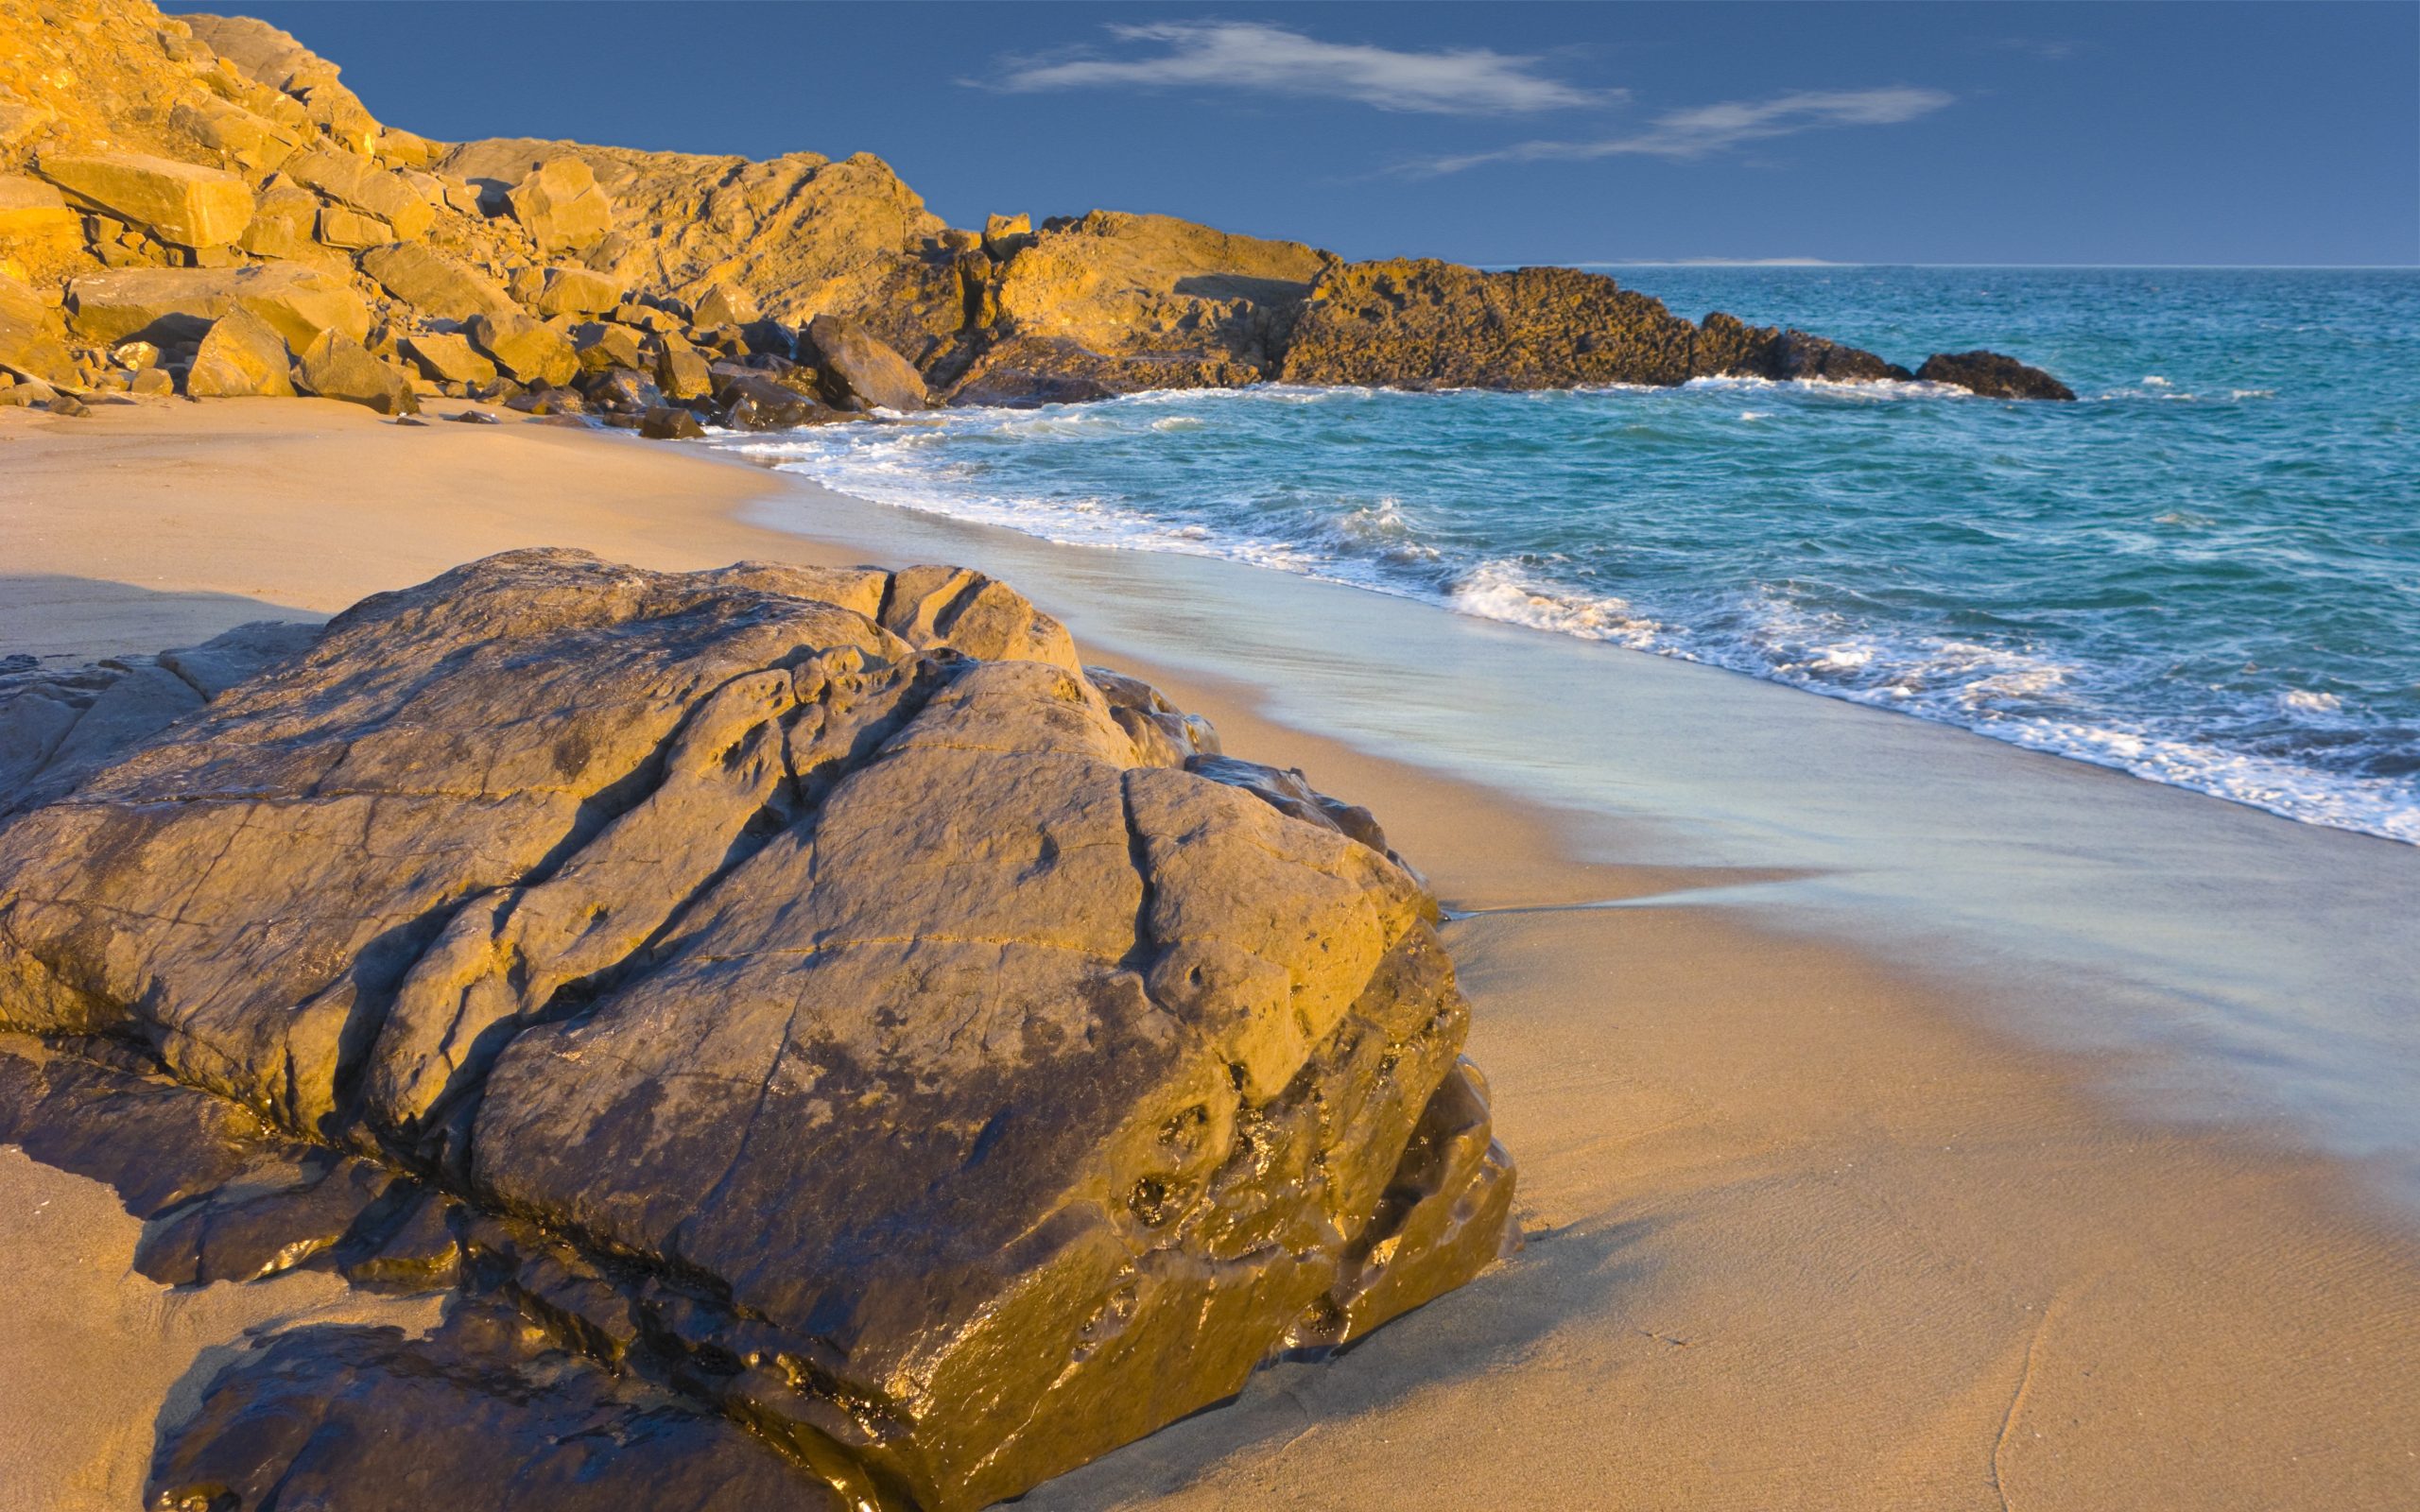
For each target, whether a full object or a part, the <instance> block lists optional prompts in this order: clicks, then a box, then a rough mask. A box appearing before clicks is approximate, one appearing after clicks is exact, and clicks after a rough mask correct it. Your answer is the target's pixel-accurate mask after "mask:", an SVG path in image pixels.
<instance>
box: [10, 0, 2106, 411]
mask: <svg viewBox="0 0 2420 1512" xmlns="http://www.w3.org/2000/svg"><path fill="white" fill-rule="evenodd" d="M0 39H5V41H6V43H7V45H6V48H5V50H0V376H6V377H8V378H9V379H10V380H11V381H10V382H9V383H8V384H6V385H0V403H14V404H27V403H45V404H54V405H56V406H58V407H61V408H65V409H73V408H74V407H75V406H76V405H77V404H79V403H80V401H79V400H78V397H77V396H78V395H84V396H87V397H89V395H90V394H91V393H92V392H95V391H102V392H106V391H110V390H130V391H132V392H136V393H143V394H153V395H166V394H171V393H186V394H190V395H193V396H195V397H229V396H235V395H241V394H246V393H283V392H291V391H297V390H299V391H302V392H305V393H320V394H324V395H330V396H333V397H337V398H342V399H351V400H354V401H357V402H359V403H363V404H372V405H373V406H374V407H377V408H379V409H381V410H384V411H387V412H389V413H401V412H406V411H408V410H409V409H411V408H413V407H415V406H416V404H417V403H418V401H419V400H420V399H422V398H425V397H429V396H431V395H438V394H443V395H450V396H457V397H461V396H469V397H475V398H479V399H484V400H490V401H494V402H500V403H505V404H513V405H516V406H518V407H521V408H525V409H529V410H532V411H535V412H539V413H553V412H575V413H589V414H593V415H596V416H598V417H600V418H603V419H605V420H607V421H611V422H613V423H617V424H624V425H630V426H633V427H638V428H641V429H643V430H645V431H646V432H647V433H648V434H650V435H667V436H672V435H683V434H688V433H689V432H691V431H693V430H694V429H695V428H696V425H697V422H698V421H700V420H701V419H702V420H705V421H713V422H719V423H723V424H729V425H738V426H758V427H763V426H777V425H793V424H800V423H807V422H812V421H823V420H830V419H837V418H840V417H841V416H844V415H847V414H850V413H855V412H858V411H862V410H865V409H868V408H873V407H878V406H879V407H894V406H891V405H890V404H889V403H888V402H887V401H886V400H884V399H882V398H880V397H878V396H877V395H876V394H875V393H874V392H873V390H870V389H866V388H861V387H857V386H856V384H855V383H854V382H853V381H852V379H851V378H850V377H849V375H848V372H847V370H846V369H847V365H846V364H843V363H837V362H835V361H834V360H832V355H831V353H830V352H827V350H826V348H825V346H824V345H822V344H819V343H818V342H816V341H815V340H814V339H812V338H811V337H809V336H807V335H804V331H805V329H806V328H808V327H811V326H813V325H814V324H815V323H816V321H817V320H818V318H822V319H823V320H824V321H825V322H827V323H826V325H825V327H824V329H825V330H826V331H827V332H829V333H832V334H834V335H835V336H836V337H837V338H838V339H839V340H840V342H841V345H842V346H844V347H845V348H847V350H849V351H852V352H859V353H862V352H864V351H865V350H866V347H865V344H866V343H867V342H869V341H870V342H873V343H876V344H879V345H881V346H883V347H886V348H888V349H890V351H891V352H896V353H897V354H898V355H899V356H900V357H901V358H902V359H904V360H905V361H906V362H907V363H908V364H909V365H911V366H912V367H914V368H915V369H917V374H918V378H917V382H918V386H919V387H921V388H922V389H923V391H924V394H925V396H927V397H938V398H940V399H942V400H944V401H947V402H952V403H966V404H973V403H983V404H1038V403H1046V402H1051V401H1058V400H1081V399H1095V398H1101V397H1104V396H1107V395H1111V394H1117V393H1126V392H1132V391H1134V390H1137V389H1145V388H1165V387H1232V386H1236V385H1242V384H1251V383H1258V382H1264V381H1269V380H1272V379H1281V378H1282V379H1284V380H1286V381H1289V382H1297V383H1356V384H1385V385H1394V386H1400V387H1456V386H1472V387H1512V388H1529V387H1567V386H1573V385H1581V384H1599V383H1634V384H1672V383H1680V382H1685V381H1686V380H1687V379H1689V378H1691V377H1699V376H1707V375H1719V374H1743V375H1752V376H1759V377H1768V378H1829V379H1836V380H1847V381H1856V380H1870V379H1875V378H1902V379H1904V378H1909V377H1911V376H1916V375H1915V374H1911V373H1910V370H1909V369H1906V368H1904V367H1901V366H1898V365H1896V364H1893V363H1892V362H1889V361H1887V360H1885V359H1884V358H1881V357H1878V356H1876V355H1874V354H1873V353H1870V352H1859V351H1857V350H1856V349H1854V348H1848V347H1843V346H1841V345H1839V344H1837V343H1833V342H1830V341H1826V340H1824V338H1822V337H1820V336H1813V335H1806V334H1805V333H1802V332H1796V331H1788V330H1777V329H1772V328H1750V327H1747V326H1744V325H1742V324H1741V323H1740V322H1738V321H1737V320H1734V319H1731V318H1729V317H1727V316H1722V315H1713V316H1709V317H1708V318H1706V319H1705V320H1704V322H1703V323H1702V324H1696V325H1693V324H1691V323H1690V322H1689V321H1687V320H1686V319H1685V318H1681V317H1679V316H1676V315H1674V314H1673V313H1672V312H1670V311H1668V310H1667V309H1666V308H1665V307H1664V306H1663V305H1662V304H1661V303H1659V302H1658V301H1654V300H1652V299H1651V298H1648V297H1647V296H1645V295H1642V294H1639V293H1637V292H1635V291H1633V290H1629V289H1625V288H1623V287H1621V286H1620V285H1619V284H1618V283H1616V282H1615V281H1614V280H1612V279H1610V278H1606V277H1604V276H1602V275H1599V274H1594V273H1585V272H1580V271H1577V270H1574V269H1569V268H1552V267H1547V268H1521V269H1515V270H1512V271H1503V272H1482V271H1479V270H1478V269H1474V268H1467V267H1460V266H1454V265H1451V264H1445V263H1438V262H1425V261H1424V262H1377V263H1360V264H1352V263H1346V262H1344V261H1343V260H1342V259H1340V258H1338V257H1337V256H1335V255H1334V254H1332V253H1328V252H1323V251H1321V250H1318V249H1314V248H1310V247H1305V246H1302V245H1300V244H1298V243H1293V242H1284V241H1272V240H1267V239H1263V238H1258V237H1251V236H1238V235H1233V234H1230V233H1227V232H1219V231H1216V230H1213V229H1211V228H1209V227H1205V226H1199V225H1195V224H1193V223H1191V222H1188V221H1183V220H1178V219H1175V218H1173V217H1170V216H1166V215H1122V214H1117V213H1114V212H1108V211H1095V212H1093V213H1091V214H1090V215H1082V216H1079V217H1072V218H1063V219H1051V220H1046V221H1045V222H1044V223H1043V225H1042V227H1041V229H1040V230H1039V231H1036V230H1034V229H1033V228H1032V226H1031V224H1030V223H1029V220H1028V219H1027V218H1026V217H1024V216H994V217H993V219H992V221H991V222H990V223H988V224H987V225H986V226H985V227H984V228H983V229H982V230H981V231H980V232H977V231H974V230H959V229H954V228H951V227H948V226H946V225H944V224H943V223H942V221H941V220H940V218H939V217H937V216H935V215H932V214H931V213H930V212H928V211H927V210H926V209H925V205H924V202H923V201H922V200H921V199H919V198H917V196H916V195H915V193H914V192H913V191H912V190H910V189H909V188H908V186H907V185H906V184H905V183H903V182H901V181H900V180H899V178H898V176H897V175H895V174H894V173H892V172H891V171H890V167H889V166H888V165H886V164H885V163H882V162H881V160H879V159H877V158H874V157H873V156H870V155H867V154H863V153H860V154H858V155H857V156H855V157H852V158H848V159H845V160H842V161H840V162H837V163H836V162H833V161H831V160H829V159H826V158H822V157H819V156H816V155H814V154H811V153H793V154H790V155H788V156H786V157H781V158H776V159H773V160H771V161H769V162H764V163H756V162H751V161H749V160H746V159H742V158H736V157H708V156H700V155H694V154H686V153H669V152H643V151H635V150H631V149H628V148H621V147H603V146H588V145H584V144H580V143H572V142H550V141H540V140H531V139H514V140H500V141H486V142H472V143H465V144H458V145H446V144H440V143H432V142H429V141H427V140H425V139H423V138H422V137H419V136H415V135H413V134H412V133H410V132H408V131H403V130H398V129H393V128H390V127H388V126H385V125H383V124H382V123H380V122H379V121H378V120H377V119H376V118H375V117H374V116H373V115H372V113H371V112H370V111H369V109H368V108H367V107H366V106H365V105H364V104H363V102H362V101H361V100H360V99H359V98H358V97H357V96H355V95H354V94H353V92H352V91H351V90H349V89H347V88H346V87H345V85H344V84H343V82H342V80H341V78H340V77H339V75H338V71H337V67H336V65H335V64H333V63H331V62H329V61H328V60H324V59H321V58H319V57H318V56H316V55H314V54H313V53H312V52H310V50H309V49H307V48H305V47H303V46H302V45H301V44H300V43H297V42H296V41H295V39H294V38H292V37H290V36H288V35H287V34H286V33H285V32H283V31H280V30H278V29H277V28H275V27H273V26H267V25H265V24H264V23H261V22H258V21H252V20H248V19H245V18H241V17H216V16H187V17H182V18H174V17H164V16H162V15H161V14H159V13H158V12H157V11H156V10H154V9H152V8H151V7H150V6H149V5H148V4H147V3H146V0H0ZM315 280H316V281H317V282H314V281H315ZM306 306H307V308H306ZM238 310H240V311H242V312H244V313H246V314H248V315H250V316H252V317H255V318H259V319H265V320H266V321H267V322H268V326H269V327H271V328H273V330H274V332H275V335H274V337H271V336H267V335H263V334H262V333H261V331H260V330H259V329H257V326H256V323H255V322H251V321H242V322H236V323H235V325H234V326H233V328H232V329H229V330H227V331H225V332H223V333H221V334H220V335H219V337H218V339H217V340H216V343H215V344H214V348H213V350H212V352H209V353H208V354H207V355H206V357H205V353H204V352H203V351H202V347H203V342H204V339H205V337H207V336H208V335H210V334H211V332H212V330H213V328H214V325H215V324H216V323H219V322H224V321H226V320H228V319H229V318H230V317H231V316H232V314H233V312H236V311H238ZM314 348H319V349H320V350H318V351H316V352H315V351H314V350H313V349H314ZM862 365H863V364H862V363H860V364H859V366H862ZM197 369H199V371H201V372H202V373H203V374H204V376H203V378H202V379H201V380H200V381H199V387H197V384H196V379H195V377H194V374H195V372H196V371H197ZM1921 376H1923V377H1924V378H1926V379H1927V380H1928V381H1934V382H1940V383H1945V384H1950V385H1955V386H1958V387H1967V388H1971V389H1973V390H1974V391H1976V392H1978V393H1982V394H1988V395H1993V396H1997V397H2004V398H2052V399H2058V398H2072V397H2073V396H2072V395H2071V394H2069V393H2068V392H2067V391H2066V388H2065V387H2063V386H2061V385H2060V384H2059V383H2058V382H2057V381H2056V380H2055V379H2052V378H2050V377H2049V376H2048V374H2045V373H2042V372H2040V371H2038V370H2037V369H2031V368H2027V367H2025V366H2024V365H2023V364H2021V363H2017V362H2014V360H2012V359H2010V358H2007V357H2004V356H2001V355H1998V354H1997V353H1993V352H1965V353H1955V354H1938V353H1937V354H1935V355H1934V356H1933V357H1931V358H1929V359H1927V363H1926V365H1925V367H1924V368H1923V369H1922V370H1921ZM885 392H887V393H889V394H890V395H892V396H893V397H896V396H897V395H899V394H900V393H903V392H905V390H904V389H902V388H901V387H899V386H898V385H896V384H892V385H890V386H888V387H887V388H886V389H885Z"/></svg>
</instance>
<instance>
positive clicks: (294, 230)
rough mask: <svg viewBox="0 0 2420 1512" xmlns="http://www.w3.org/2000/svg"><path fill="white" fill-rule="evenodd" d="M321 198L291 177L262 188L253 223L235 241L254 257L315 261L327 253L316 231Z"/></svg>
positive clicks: (253, 212) (253, 213)
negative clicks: (317, 240)
mask: <svg viewBox="0 0 2420 1512" xmlns="http://www.w3.org/2000/svg"><path fill="white" fill-rule="evenodd" d="M319 220H320V197H319V196H317V195H315V194H313V193H311V191H310V190H308V189H305V188H303V187H302V185H300V184H298V183H295V182H292V181H291V180H280V181H279V182H277V183H275V184H273V185H271V186H270V187H268V188H267V189H264V190H262V191H261V195H260V202H259V204H258V205H257V206H256V207H255V208H254V209H253V211H252V219H251V224H250V225H248V226H246V227H245V228H244V234H243V238H242V239H241V240H240V241H238V242H237V243H236V245H237V246H238V247H241V248H242V249H244V250H245V251H248V252H250V253H251V254H252V255H253V256H254V257H275V258H283V259H285V260H288V261H306V262H307V261H314V260H316V259H317V258H318V257H320V256H324V255H325V254H324V252H322V251H321V249H320V247H319V246H318V243H317V242H316V240H315V239H314V235H313V233H314V232H316V231H317V230H318V228H319Z"/></svg>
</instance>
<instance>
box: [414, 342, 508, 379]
mask: <svg viewBox="0 0 2420 1512" xmlns="http://www.w3.org/2000/svg"><path fill="white" fill-rule="evenodd" d="M402 345H403V349H404V352H405V354H406V355H407V356H409V357H410V358H411V359H412V361H413V362H414V363H416V364H418V365H419V368H420V370H421V371H422V372H424V373H426V374H427V375H428V376H429V377H431V378H434V379H436V380H438V381H439V382H440V383H449V384H484V383H493V381H494V380H495V364H494V363H493V362H490V361H488V359H487V358H485V357H483V356H481V355H479V353H478V352H476V351H475V350H473V348H472V346H471V339H470V337H468V336H465V335H457V334H454V333H450V332H447V333H441V332H416V333H414V334H413V335H407V336H406V337H404V339H403V343H402Z"/></svg>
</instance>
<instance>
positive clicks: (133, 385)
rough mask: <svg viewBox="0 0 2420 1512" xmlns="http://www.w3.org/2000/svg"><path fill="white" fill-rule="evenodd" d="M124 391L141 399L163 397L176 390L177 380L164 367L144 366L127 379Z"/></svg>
mask: <svg viewBox="0 0 2420 1512" xmlns="http://www.w3.org/2000/svg"><path fill="white" fill-rule="evenodd" d="M126 391H127V392H128V393H130V394H133V395H135V396H136V397H137V398H141V399H165V398H167V397H169V396H170V395H172V394H174V393H175V392H176V391H177V381H176V380H175V379H174V378H171V377H169V376H168V371H167V369H164V368H146V369H143V370H142V371H141V372H138V373H135V374H133V375H132V376H130V378H128V379H127V384H126Z"/></svg>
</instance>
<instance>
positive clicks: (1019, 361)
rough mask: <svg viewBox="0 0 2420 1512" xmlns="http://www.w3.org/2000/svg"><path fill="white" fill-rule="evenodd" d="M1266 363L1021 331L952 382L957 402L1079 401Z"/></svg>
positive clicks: (1248, 377)
mask: <svg viewBox="0 0 2420 1512" xmlns="http://www.w3.org/2000/svg"><path fill="white" fill-rule="evenodd" d="M1260 379H1261V372H1260V369H1257V368H1254V367H1253V366H1252V365H1250V364H1248V363H1245V362H1241V361H1237V360H1235V359H1231V358H1224V357H1207V356H1188V355H1184V354H1182V353H1147V354H1142V355H1125V356H1109V355H1106V354H1104V353H1102V352H1096V351H1094V350H1093V349H1092V348H1090V347H1087V346H1084V345H1083V344H1081V343H1080V342H1078V341H1074V340H1072V339H1069V338H1066V337H1063V336H1015V337H1011V338H1010V339H1009V340H1006V341H1002V342H1000V343H998V344H997V345H995V346H994V347H992V348H991V349H990V350H988V351H987V352H984V353H983V355H982V356H980V357H978V358H977V359H976V361H975V363H974V365H973V366H972V367H970V368H969V369H967V370H966V373H965V375H964V376H963V377H961V378H959V381H958V382H957V383H956V384H955V385H954V386H953V387H951V388H950V390H949V396H948V397H949V403H951V404H1000V405H1006V406H1008V407H1011V408H1029V407H1032V406H1034V405H1037V404H1080V403H1083V402H1085V401H1088V400H1095V399H1108V398H1111V397H1112V396H1114V395H1117V394H1131V393H1137V392H1141V391H1143V390H1147V389H1157V388H1236V387H1242V386H1244V385H1246V384H1253V383H1258V382H1259V381H1260Z"/></svg>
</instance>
